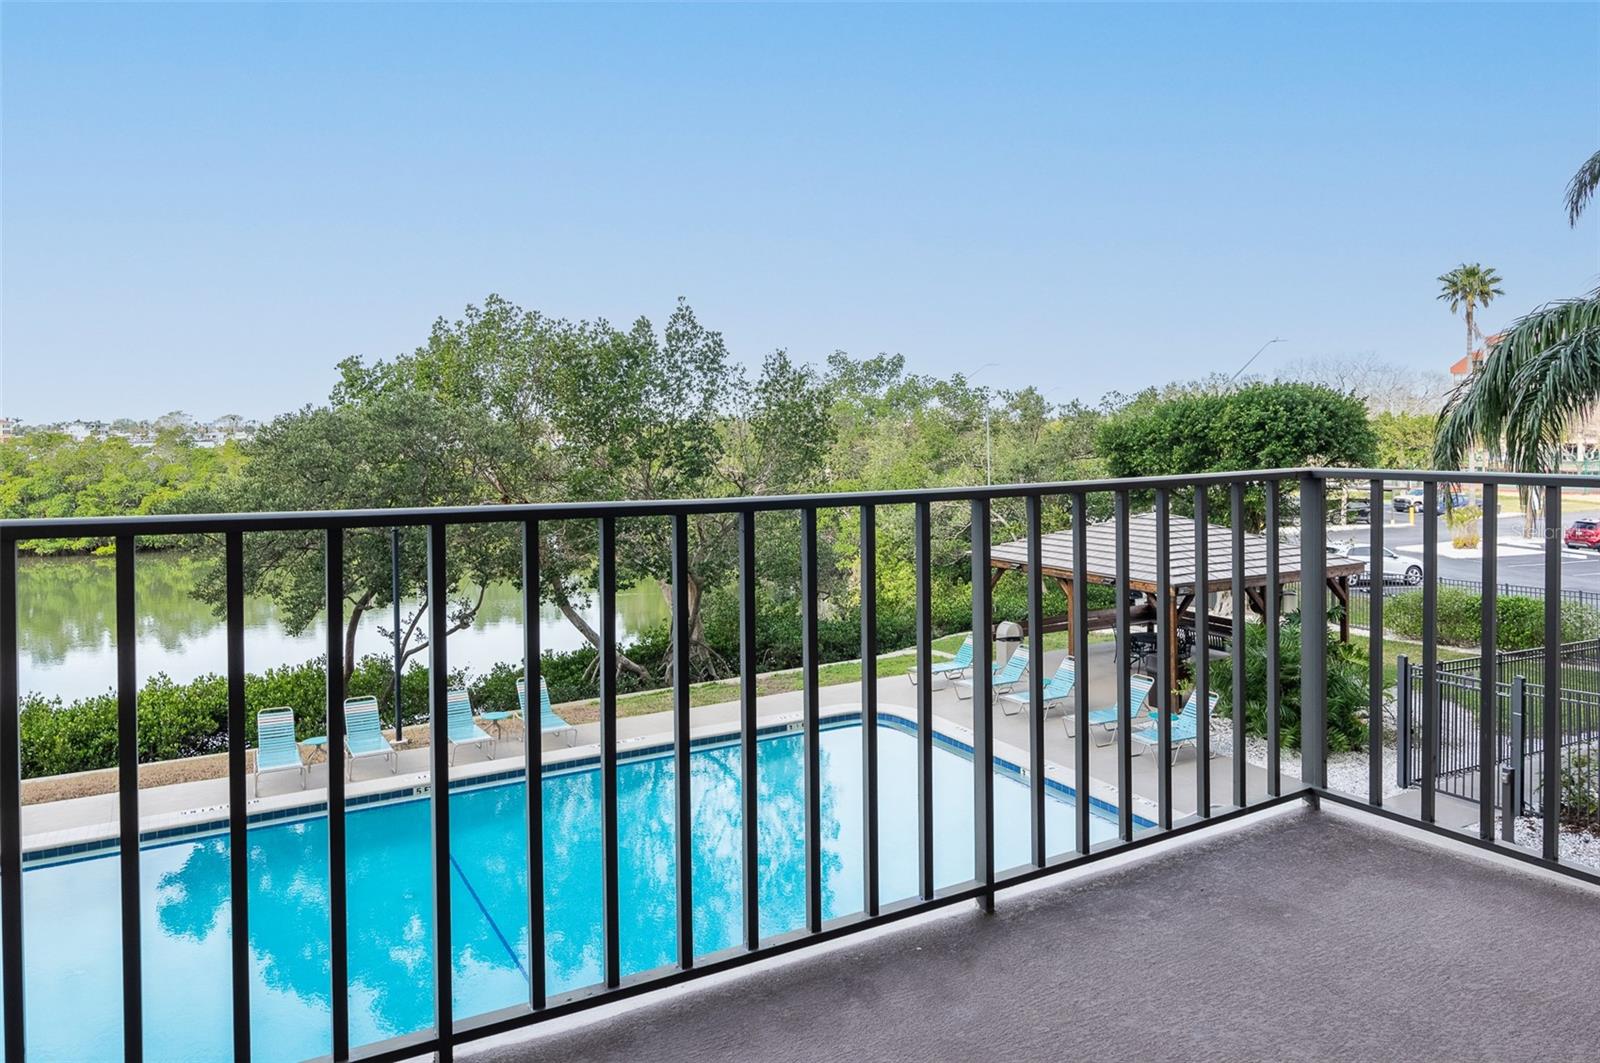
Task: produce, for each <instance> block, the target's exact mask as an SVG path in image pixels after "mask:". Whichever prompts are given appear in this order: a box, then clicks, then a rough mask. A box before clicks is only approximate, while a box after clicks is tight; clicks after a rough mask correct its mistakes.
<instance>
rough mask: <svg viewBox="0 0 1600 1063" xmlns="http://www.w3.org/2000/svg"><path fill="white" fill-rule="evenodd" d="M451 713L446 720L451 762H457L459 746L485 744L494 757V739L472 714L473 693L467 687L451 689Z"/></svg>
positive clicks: (490, 754)
mask: <svg viewBox="0 0 1600 1063" xmlns="http://www.w3.org/2000/svg"><path fill="white" fill-rule="evenodd" d="M449 698H450V700H449V715H448V716H447V717H446V720H445V734H446V736H447V737H448V738H449V739H450V763H452V764H454V763H455V762H456V749H457V747H459V746H485V747H487V749H488V751H489V756H490V758H491V759H493V757H494V739H493V738H490V737H489V735H488V733H487V732H486V731H484V729H483V728H481V727H479V726H478V721H477V720H476V719H474V718H473V715H472V695H470V694H468V693H467V691H466V688H465V687H457V688H456V689H454V690H452V691H450V695H449Z"/></svg>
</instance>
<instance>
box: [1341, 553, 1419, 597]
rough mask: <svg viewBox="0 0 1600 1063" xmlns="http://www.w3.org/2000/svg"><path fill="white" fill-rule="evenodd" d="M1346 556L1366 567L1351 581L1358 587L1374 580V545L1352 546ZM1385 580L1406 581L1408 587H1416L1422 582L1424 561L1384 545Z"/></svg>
mask: <svg viewBox="0 0 1600 1063" xmlns="http://www.w3.org/2000/svg"><path fill="white" fill-rule="evenodd" d="M1344 556H1345V557H1348V558H1350V560H1352V561H1361V562H1364V563H1365V564H1366V566H1367V567H1366V568H1364V569H1362V570H1361V571H1360V572H1358V573H1356V574H1355V575H1354V576H1353V577H1351V582H1352V583H1354V584H1355V585H1356V586H1357V587H1365V586H1367V585H1368V584H1370V583H1371V582H1372V547H1370V546H1352V547H1351V548H1350V549H1348V550H1346V551H1345V552H1344ZM1383 582H1384V583H1404V584H1405V585H1406V586H1408V587H1415V586H1417V585H1418V584H1419V583H1421V582H1422V563H1421V562H1420V561H1413V560H1411V559H1410V558H1408V557H1401V556H1400V555H1399V554H1397V553H1395V552H1394V551H1393V550H1390V549H1389V548H1388V547H1384V550H1383Z"/></svg>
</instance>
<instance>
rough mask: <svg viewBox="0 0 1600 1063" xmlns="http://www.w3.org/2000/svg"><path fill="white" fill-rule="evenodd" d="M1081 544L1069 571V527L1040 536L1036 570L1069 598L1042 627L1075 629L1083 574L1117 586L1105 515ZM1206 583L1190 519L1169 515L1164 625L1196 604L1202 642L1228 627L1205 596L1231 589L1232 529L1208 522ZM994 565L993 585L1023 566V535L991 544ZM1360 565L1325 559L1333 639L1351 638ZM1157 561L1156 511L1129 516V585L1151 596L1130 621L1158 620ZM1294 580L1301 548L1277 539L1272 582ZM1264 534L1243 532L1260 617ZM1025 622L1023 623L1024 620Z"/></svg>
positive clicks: (1112, 621)
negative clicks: (1198, 568)
mask: <svg viewBox="0 0 1600 1063" xmlns="http://www.w3.org/2000/svg"><path fill="white" fill-rule="evenodd" d="M1084 539H1085V550H1084V564H1083V571H1082V572H1081V573H1079V572H1076V571H1074V569H1073V559H1072V532H1071V531H1059V532H1050V533H1048V534H1046V535H1044V536H1042V537H1041V539H1040V559H1041V562H1042V564H1041V566H1040V572H1041V575H1042V576H1043V577H1044V578H1045V579H1053V580H1055V582H1056V584H1057V585H1058V586H1060V588H1061V590H1062V592H1063V593H1065V594H1066V597H1067V610H1068V611H1067V612H1066V613H1064V614H1061V615H1058V616H1052V617H1046V618H1045V620H1044V630H1045V631H1060V630H1063V629H1064V630H1067V631H1071V630H1072V629H1073V624H1074V620H1075V618H1074V617H1073V616H1072V614H1071V609H1072V584H1073V581H1074V580H1077V579H1083V580H1084V581H1086V582H1088V583H1102V584H1107V585H1113V586H1114V585H1115V584H1116V582H1117V535H1116V526H1115V525H1114V524H1113V523H1112V522H1111V521H1101V522H1098V523H1094V524H1090V525H1088V526H1087V527H1085V528H1084ZM1206 540H1207V541H1206V559H1207V563H1206V585H1205V588H1204V593H1198V589H1197V588H1196V586H1195V571H1194V569H1195V565H1194V561H1195V550H1194V522H1193V521H1192V520H1186V519H1184V518H1181V517H1174V518H1173V519H1172V521H1171V523H1170V525H1169V526H1168V545H1169V554H1168V557H1169V565H1168V573H1167V577H1168V578H1167V585H1168V587H1169V589H1170V590H1171V592H1172V593H1171V595H1170V601H1171V603H1172V609H1171V612H1170V614H1169V615H1168V618H1167V619H1168V623H1169V624H1170V630H1172V631H1174V632H1176V631H1177V630H1178V626H1179V624H1180V622H1182V621H1183V620H1184V619H1186V618H1188V619H1191V620H1193V619H1194V612H1195V609H1196V607H1197V604H1198V607H1199V608H1201V609H1203V610H1204V612H1205V621H1204V625H1203V626H1202V625H1200V624H1196V630H1195V637H1196V639H1197V640H1201V642H1202V644H1203V640H1204V638H1205V633H1206V632H1209V631H1211V630H1216V631H1219V632H1223V633H1226V632H1228V631H1230V630H1231V628H1232V623H1231V621H1230V620H1229V618H1227V617H1222V616H1213V615H1212V614H1211V611H1210V605H1209V602H1210V594H1211V593H1212V592H1216V591H1230V590H1232V589H1233V530H1232V529H1231V528H1225V527H1220V526H1217V525H1211V526H1210V530H1209V531H1208V533H1207V535H1206ZM989 560H990V564H991V566H992V571H991V573H990V577H989V583H990V586H991V588H992V587H993V586H994V584H995V583H997V582H998V581H999V580H1000V577H1002V576H1003V575H1005V573H1006V572H1007V571H1009V570H1011V569H1017V570H1019V571H1024V572H1025V571H1027V569H1028V541H1027V540H1026V539H1018V540H1016V541H1015V542H1009V543H1000V544H997V545H996V546H994V547H993V548H992V549H991V550H990V554H989ZM1364 567H1365V566H1364V565H1363V563H1362V562H1360V561H1352V560H1350V559H1348V558H1343V559H1341V558H1334V557H1329V558H1328V559H1327V565H1326V575H1327V580H1328V589H1329V591H1330V592H1331V593H1332V594H1333V596H1334V598H1335V599H1337V600H1338V601H1339V603H1340V604H1342V605H1343V606H1345V609H1344V611H1343V613H1342V614H1341V619H1340V621H1339V638H1340V640H1341V641H1345V642H1348V641H1349V640H1350V621H1349V604H1350V577H1351V576H1353V575H1356V574H1357V573H1359V572H1361V571H1362V569H1363V568H1364ZM1158 578H1159V577H1158V569H1157V565H1156V517H1155V514H1154V513H1140V514H1136V515H1133V516H1131V517H1129V518H1128V586H1129V588H1130V589H1131V590H1134V591H1141V592H1143V593H1145V594H1147V595H1148V596H1149V601H1147V602H1144V603H1141V604H1140V605H1138V606H1135V607H1133V609H1132V611H1131V614H1130V617H1129V619H1130V623H1134V624H1147V625H1148V624H1154V623H1155V622H1156V620H1157V607H1156V601H1157V600H1158V599H1157V597H1156V595H1157V593H1158V591H1159V590H1160V585H1159V583H1158ZM1299 581H1300V547H1299V544H1297V543H1280V544H1279V546H1278V588H1279V595H1280V600H1281V595H1282V588H1283V587H1284V586H1285V585H1287V584H1290V583H1298V582H1299ZM1269 583H1270V580H1269V579H1268V568H1267V540H1266V537H1265V536H1262V535H1253V534H1250V533H1245V535H1244V593H1245V599H1246V604H1247V606H1248V608H1249V609H1250V610H1251V611H1252V612H1254V613H1256V614H1257V615H1259V616H1265V615H1266V608H1267V593H1268V590H1267V588H1268V584H1269ZM1083 620H1084V622H1085V623H1086V624H1087V625H1088V627H1089V630H1090V631H1096V630H1104V629H1107V628H1112V627H1115V626H1116V609H1115V608H1110V609H1094V610H1090V611H1089V612H1088V614H1087V616H1085V617H1084V618H1083ZM1024 626H1026V625H1024ZM1177 641H1178V640H1177V639H1176V638H1174V639H1173V640H1172V647H1171V651H1172V657H1171V665H1172V673H1171V674H1172V675H1173V676H1176V675H1177V674H1178V648H1177Z"/></svg>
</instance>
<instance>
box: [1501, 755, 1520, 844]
mask: <svg viewBox="0 0 1600 1063" xmlns="http://www.w3.org/2000/svg"><path fill="white" fill-rule="evenodd" d="M1516 803H1517V773H1516V772H1514V771H1512V770H1511V769H1510V768H1503V769H1501V771H1500V840H1501V841H1503V842H1513V843H1514V842H1515V841H1516V840H1517V814H1516V811H1514V806H1515V805H1516Z"/></svg>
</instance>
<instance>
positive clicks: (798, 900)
mask: <svg viewBox="0 0 1600 1063" xmlns="http://www.w3.org/2000/svg"><path fill="white" fill-rule="evenodd" d="M880 730H881V734H880V738H879V762H880V767H879V772H880V776H879V796H880V805H879V814H880V817H881V820H880V822H881V827H880V839H881V841H880V863H881V876H882V897H883V900H884V901H885V902H888V901H892V900H896V899H899V898H904V897H910V896H912V895H913V894H914V893H915V891H916V836H917V834H916V794H915V770H916V769H915V754H916V740H915V738H914V737H913V736H912V734H910V733H907V731H906V730H905V729H904V728H903V727H902V726H898V725H891V724H889V723H884V724H882V725H880ZM860 739H861V733H860V725H859V723H849V724H845V725H842V726H830V727H828V728H827V729H825V730H824V732H823V735H822V781H823V793H822V827H823V874H824V882H823V901H824V907H825V909H826V916H827V917H829V918H832V917H835V916H839V915H847V914H849V913H851V912H856V911H860V910H861V905H862V900H861V888H862V886H861V876H862V857H861V840H860V839H861V791H860V780H861V760H860ZM692 765H693V774H694V778H693V787H692V792H693V809H694V815H693V824H692V828H693V834H694V854H695V866H694V869H693V870H694V902H695V919H694V924H695V950H696V952H697V953H707V952H713V951H716V950H719V949H723V948H727V947H729V946H732V945H735V944H737V943H738V941H739V937H740V925H741V919H742V911H743V897H742V878H741V874H740V852H741V838H742V824H741V813H740V790H741V785H742V783H741V779H740V766H739V750H738V746H737V744H736V743H728V744H720V745H712V746H707V747H705V748H700V749H696V750H695V751H694V754H693V759H692ZM801 767H802V751H801V744H800V738H799V735H798V734H795V733H779V734H775V735H771V736H767V737H765V738H763V739H762V741H761V742H760V744H759V746H758V764H757V785H758V786H759V788H760V795H759V802H760V804H759V807H760V826H759V829H760V837H759V846H760V854H761V868H760V878H759V882H760V891H761V896H760V904H761V927H762V933H763V934H764V935H771V934H777V933H782V932H784V931H787V930H792V929H795V928H798V927H800V926H802V925H803V924H804V916H805V908H804V906H805V891H804V852H803V796H802V795H803V784H802V777H801ZM971 770H972V762H971V760H970V757H968V756H965V755H963V754H962V753H960V752H959V751H956V750H954V749H952V748H947V747H945V746H943V745H936V747H935V756H934V780H935V838H936V843H935V875H936V880H937V882H938V884H939V885H941V886H944V885H951V884H955V883H959V882H962V881H965V880H966V879H968V878H970V877H971V874H972V851H971V849H972V847H971V834H972V775H971ZM673 775H674V768H673V763H672V759H671V757H670V756H669V755H654V756H641V757H635V758H630V759H626V760H624V761H622V763H621V765H620V767H619V770H618V779H617V782H618V822H619V830H620V864H619V885H620V891H621V909H620V913H621V929H620V939H619V946H620V950H621V955H622V964H623V970H624V974H629V973H634V972H638V971H645V970H649V969H651V968H653V967H658V966H662V965H665V964H669V963H671V962H672V961H673V958H674V956H675V954H676V948H677V944H676V900H675V892H674V885H673V883H674V867H675V856H674V848H673V832H674V816H673V807H672V784H673ZM525 792H526V790H525V787H524V786H523V784H522V783H521V782H520V781H514V782H509V783H501V784H496V785H486V786H482V787H476V788H471V789H462V790H458V791H456V792H455V793H453V794H452V796H451V862H452V864H453V865H454V867H453V869H454V875H453V879H452V890H451V912H452V926H453V930H454V934H455V941H454V981H453V986H454V999H455V1011H456V1015H457V1017H458V1018H459V1017H462V1016H468V1015H473V1014H481V1013H483V1012H487V1011H492V1010H495V1009H498V1008H502V1007H506V1006H509V1005H512V1004H516V1003H519V1002H522V1001H524V1000H526V998H527V993H528V975H527V971H528V968H529V963H530V960H529V956H528V917H527V902H526V896H527V861H526V859H525V848H524V846H525V838H526V819H525V816H524V804H523V802H524V794H525ZM543 795H544V815H545V820H544V822H545V832H544V857H545V869H546V882H545V898H546V911H545V941H546V950H545V956H544V957H543V962H544V964H545V970H546V975H547V979H548V987H549V991H550V992H551V993H552V994H553V993H560V992H563V991H566V990H570V989H575V988H578V987H582V986H587V985H592V984H594V983H597V982H599V981H600V980H601V977H602V964H603V949H602V941H601V934H600V915H601V913H600V876H599V851H600V834H599V811H600V804H599V802H600V795H599V775H598V772H597V771H596V770H594V769H592V768H589V769H578V770H570V771H565V772H560V773H556V774H552V775H549V776H547V777H546V778H545V780H544V787H543ZM995 808H996V839H995V844H996V853H997V863H998V866H1000V867H1009V866H1014V865H1016V864H1020V863H1023V862H1024V861H1025V860H1026V859H1027V858H1028V811H1027V789H1026V787H1025V786H1024V785H1023V784H1022V783H1021V782H1019V781H1018V780H1017V779H1015V778H1014V777H1013V776H1011V775H1009V774H1006V773H1003V772H997V777H996V785H995ZM1046 819H1047V828H1048V837H1049V847H1050V849H1051V851H1052V852H1062V851H1066V850H1069V849H1070V848H1071V847H1072V846H1073V841H1074V839H1073V830H1074V824H1073V814H1072V805H1071V803H1070V802H1069V801H1068V800H1065V799H1060V798H1059V797H1053V798H1052V799H1051V800H1049V801H1047V802H1046ZM1091 824H1092V825H1093V830H1094V832H1095V839H1096V840H1099V839H1100V838H1102V837H1111V836H1114V834H1115V824H1114V823H1113V822H1111V821H1110V820H1108V819H1107V818H1106V817H1105V816H1104V815H1103V814H1102V813H1101V811H1100V810H1098V809H1097V810H1095V815H1094V817H1092V818H1091ZM347 833H348V856H347V860H348V872H349V874H348V883H349V919H350V935H349V937H350V952H349V958H350V979H351V988H350V1016H351V1019H350V1021H351V1040H352V1042H353V1043H355V1044H363V1043H368V1042H372V1041H377V1040H382V1039H384V1038H387V1037H393V1036H396V1035H399V1034H404V1033H409V1032H414V1031H417V1030H423V1029H427V1028H428V1027H430V1026H431V1025H432V1018H433V1016H432V1009H433V1004H432V985H433V960H432V955H431V948H430V944H431V923H432V912H431V908H432V889H431V885H430V882H431V878H430V873H429V862H430V853H429V823H428V803H427V801H426V800H424V799H410V800H398V801H393V802H389V803H385V804H378V805H371V806H366V807H361V808H357V809H354V810H352V811H350V812H349V814H348V817H347ZM141 868H142V874H143V877H144V912H143V927H144V934H145V940H144V985H145V1037H146V1055H147V1056H148V1057H149V1058H152V1059H162V1060H211V1059H217V1058H224V1057H226V1056H227V1054H228V1046H229V1044H230V1037H231V1033H230V1031H231V1018H230V1016H231V996H230V989H229V981H228V969H229V959H228V948H229V946H228V940H229V929H228V922H229V915H228V841H227V838H226V836H208V837H203V838H201V839H199V840H185V841H183V842H180V843H176V844H169V845H160V846H155V847H152V848H150V849H148V850H147V851H146V852H145V853H144V855H143V860H142V864H141ZM250 881H251V896H250V938H251V955H252V986H251V1011H252V1023H253V1029H254V1034H255V1052H256V1056H257V1058H258V1059H261V1060H264V1061H275V1060H298V1059H305V1058H308V1057H312V1056H316V1055H321V1054H325V1053H327V1052H328V1051H329V1050H330V1041H329V1034H328V1021H329V1020H328V1016H329V1010H330V1005H329V986H328V982H329V971H330V967H329V945H328V932H327V924H328V888H327V886H328V884H327V822H326V819H325V818H318V817H314V818H308V819H305V820H300V821H293V822H283V823H274V824H270V825H262V826H258V827H253V828H252V829H251V831H250ZM24 885H25V904H26V908H25V910H26V919H27V927H28V932H29V933H28V937H27V940H26V969H27V986H28V1001H27V1015H28V1043H29V1055H30V1058H32V1059H49V1060H89V1059H112V1058H115V1057H117V1056H118V1055H120V1050H121V989H120V987H121V982H120V959H119V955H118V953H119V948H118V942H119V940H120V937H119V934H120V931H119V919H118V907H117V900H116V898H117V862H116V860H115V859H114V858H112V857H98V858H93V859H86V860H78V861H74V862H70V863H63V864H55V865H42V866H37V867H30V868H29V869H28V871H27V872H26V874H25V876H24Z"/></svg>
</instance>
